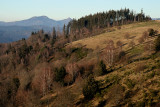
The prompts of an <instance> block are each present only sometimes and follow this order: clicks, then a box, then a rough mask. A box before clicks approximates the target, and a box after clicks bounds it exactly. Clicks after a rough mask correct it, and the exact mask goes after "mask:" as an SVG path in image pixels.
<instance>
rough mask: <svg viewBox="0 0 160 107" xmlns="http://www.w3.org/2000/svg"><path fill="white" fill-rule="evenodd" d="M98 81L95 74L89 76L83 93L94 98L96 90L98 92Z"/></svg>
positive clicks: (88, 97)
mask: <svg viewBox="0 0 160 107" xmlns="http://www.w3.org/2000/svg"><path fill="white" fill-rule="evenodd" d="M98 90H99V86H98V82H97V81H95V79H94V77H93V76H91V75H90V76H89V77H88V79H87V81H86V84H85V85H84V86H83V95H84V97H85V98H86V99H92V98H93V97H94V95H95V94H96V92H98Z"/></svg>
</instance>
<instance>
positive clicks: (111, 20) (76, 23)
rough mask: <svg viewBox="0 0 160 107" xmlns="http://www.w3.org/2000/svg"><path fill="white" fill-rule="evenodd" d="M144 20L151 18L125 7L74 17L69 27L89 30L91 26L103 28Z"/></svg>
mask: <svg viewBox="0 0 160 107" xmlns="http://www.w3.org/2000/svg"><path fill="white" fill-rule="evenodd" d="M135 17H136V20H135ZM117 19H118V20H117ZM146 20H151V18H150V17H148V16H145V15H144V13H143V12H141V13H139V14H133V11H130V10H129V9H126V8H125V9H121V10H118V11H115V10H110V11H108V12H101V13H97V14H94V15H88V16H85V17H82V18H80V19H78V20H75V19H74V20H73V21H72V23H71V29H72V30H76V29H81V28H84V27H85V28H87V29H89V30H92V29H93V27H97V28H103V27H107V26H108V27H110V26H114V25H123V24H127V23H128V21H130V22H134V21H146Z"/></svg>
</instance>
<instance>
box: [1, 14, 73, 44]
mask: <svg viewBox="0 0 160 107" xmlns="http://www.w3.org/2000/svg"><path fill="white" fill-rule="evenodd" d="M71 20H72V19H71V18H67V19H64V20H58V21H56V20H53V19H50V18H48V17H47V16H39V17H32V18H30V19H26V20H22V21H15V22H3V21H0V43H8V42H13V41H17V40H20V39H22V38H28V37H29V36H30V34H31V32H32V31H38V30H40V29H44V30H45V31H46V32H51V31H52V28H53V27H56V29H58V28H59V29H60V30H62V28H63V25H64V24H65V25H67V24H68V23H69V22H70V21H71Z"/></svg>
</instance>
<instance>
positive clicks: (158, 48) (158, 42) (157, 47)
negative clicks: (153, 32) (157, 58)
mask: <svg viewBox="0 0 160 107" xmlns="http://www.w3.org/2000/svg"><path fill="white" fill-rule="evenodd" d="M155 51H156V52H158V51H160V36H158V38H157V39H156V41H155Z"/></svg>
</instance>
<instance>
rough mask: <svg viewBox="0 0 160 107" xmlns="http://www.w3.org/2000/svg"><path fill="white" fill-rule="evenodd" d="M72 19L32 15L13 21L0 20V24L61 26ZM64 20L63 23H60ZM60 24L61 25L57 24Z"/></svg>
mask: <svg viewBox="0 0 160 107" xmlns="http://www.w3.org/2000/svg"><path fill="white" fill-rule="evenodd" d="M71 20H72V19H71V18H70V17H69V18H66V19H63V20H54V19H51V18H49V17H47V16H34V17H31V18H29V19H24V20H19V21H13V22H4V21H0V26H35V25H45V26H50V27H53V26H55V27H56V26H57V25H58V26H63V25H62V24H68V22H69V21H71ZM61 22H65V23H61ZM59 24H61V25H59Z"/></svg>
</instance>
